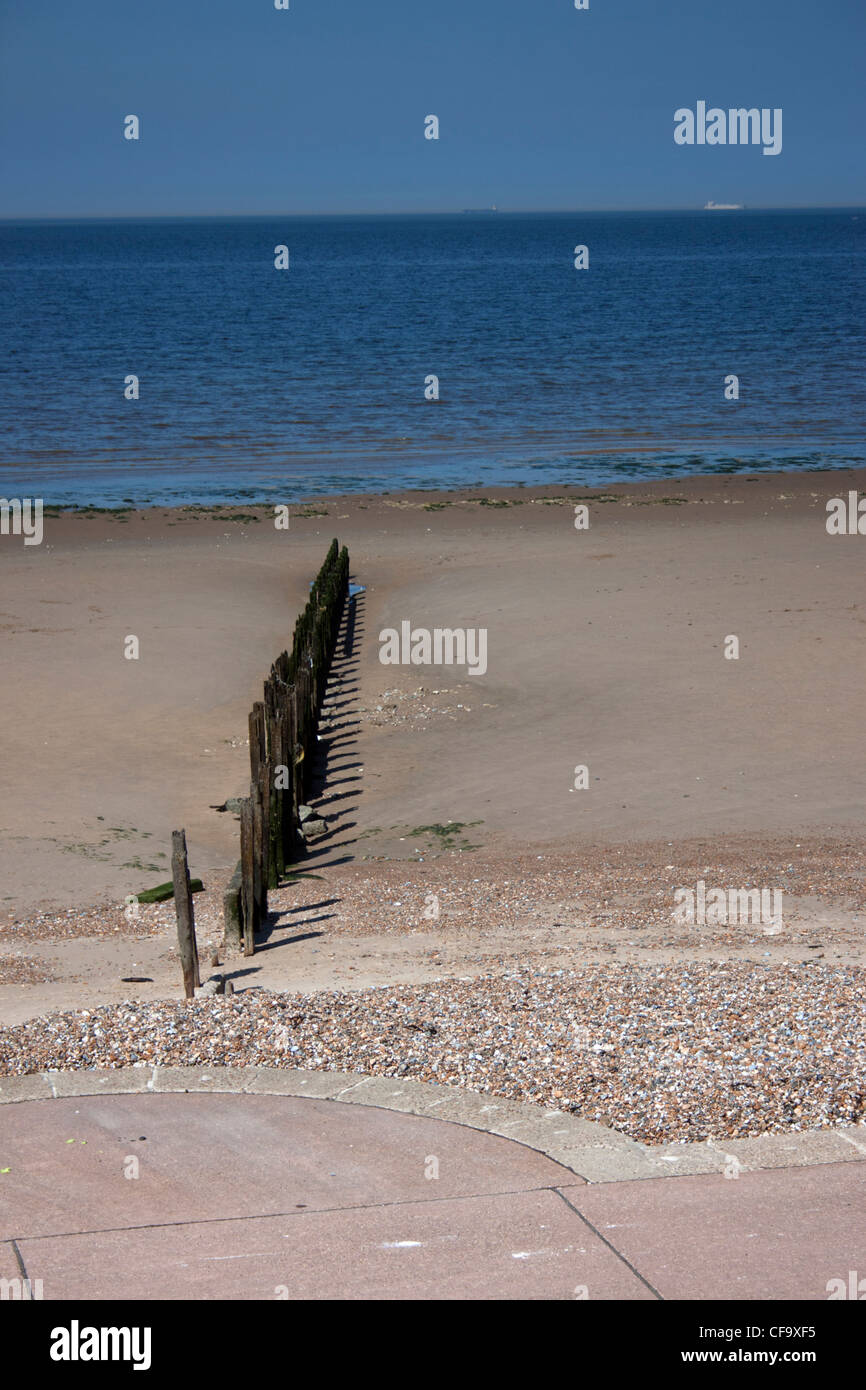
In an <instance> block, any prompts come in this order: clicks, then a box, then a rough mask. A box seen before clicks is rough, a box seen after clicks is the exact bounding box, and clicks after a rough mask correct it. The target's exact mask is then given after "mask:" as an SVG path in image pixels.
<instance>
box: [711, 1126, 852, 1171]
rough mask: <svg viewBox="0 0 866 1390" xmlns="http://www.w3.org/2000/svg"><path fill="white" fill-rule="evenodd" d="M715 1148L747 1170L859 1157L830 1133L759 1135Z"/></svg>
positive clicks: (728, 1141) (729, 1140)
mask: <svg viewBox="0 0 866 1390" xmlns="http://www.w3.org/2000/svg"><path fill="white" fill-rule="evenodd" d="M716 1147H717V1148H719V1149H724V1151H725V1153H728V1154H732V1155H733V1156H734V1157H735V1158H737V1159H739V1161H740V1162H741V1163H743V1164H744V1166H745V1167H747V1168H750V1169H753V1168H798V1167H801V1166H803V1165H808V1164H813V1163H856V1162H857V1160H858V1158H862V1157H863V1155H862V1154H858V1152H857V1149H856V1148H855V1147H854V1146H853V1144H849V1143H847V1141H846V1140H845V1139H844V1138H843V1137H842V1135H841V1134H836V1133H834V1131H833V1130H830V1129H828V1130H813V1131H812V1132H810V1133H808V1134H761V1135H759V1136H757V1137H756V1138H754V1139H724V1140H719V1141H718V1142H717V1145H716ZM864 1147H866V1145H864Z"/></svg>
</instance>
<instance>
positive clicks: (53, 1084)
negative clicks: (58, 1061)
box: [45, 1067, 155, 1097]
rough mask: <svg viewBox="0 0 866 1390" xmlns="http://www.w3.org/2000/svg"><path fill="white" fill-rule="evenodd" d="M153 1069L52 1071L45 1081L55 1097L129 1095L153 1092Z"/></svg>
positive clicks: (47, 1073)
mask: <svg viewBox="0 0 866 1390" xmlns="http://www.w3.org/2000/svg"><path fill="white" fill-rule="evenodd" d="M154 1070H155V1068H153V1067H118V1068H117V1070H116V1071H98V1070H94V1071H48V1072H45V1081H46V1082H47V1084H48V1086H49V1087H50V1090H51V1094H52V1096H54V1097H59V1096H98V1095H128V1094H129V1093H130V1092H137V1091H149V1090H151V1089H152V1086H153V1073H154Z"/></svg>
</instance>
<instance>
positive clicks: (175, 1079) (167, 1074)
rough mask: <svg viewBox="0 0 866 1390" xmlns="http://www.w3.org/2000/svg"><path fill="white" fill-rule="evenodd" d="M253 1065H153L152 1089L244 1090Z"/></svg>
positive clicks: (251, 1077)
mask: <svg viewBox="0 0 866 1390" xmlns="http://www.w3.org/2000/svg"><path fill="white" fill-rule="evenodd" d="M255 1079H256V1068H255V1067H154V1068H153V1082H152V1085H151V1087H150V1089H151V1090H153V1091H214V1092H217V1091H228V1092H237V1091H245V1090H246V1089H247V1087H248V1086H250V1085H251V1084H252V1083H253V1082H254V1081H255Z"/></svg>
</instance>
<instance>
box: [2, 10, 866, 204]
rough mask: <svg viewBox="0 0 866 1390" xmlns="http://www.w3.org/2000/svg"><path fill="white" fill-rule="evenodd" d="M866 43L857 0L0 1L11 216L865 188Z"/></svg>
mask: <svg viewBox="0 0 866 1390" xmlns="http://www.w3.org/2000/svg"><path fill="white" fill-rule="evenodd" d="M864 57H866V6H864V4H863V3H862V0H814V3H812V0H728V3H711V0H655V3H653V0H590V8H589V9H588V10H586V11H577V10H575V9H574V5H573V0H426V3H424V2H422V0H291V8H290V9H289V10H288V11H285V12H283V11H277V10H275V9H274V6H273V0H144V2H143V3H141V2H140V3H131V0H129V2H125V0H77V2H76V3H74V4H72V3H63V0H44V2H40V0H0V163H2V182H0V188H2V190H3V191H2V194H0V215H3V216H6V217H27V216H32V217H41V216H46V217H58V216H68V217H76V216H114V215H118V216H125V215H129V216H134V215H153V216H159V215H183V214H213V213H230V214H241V213H268V212H279V213H292V212H297V213H310V212H402V211H406V212H411V211H442V212H446V211H459V210H461V209H462V208H464V207H484V206H488V205H490V204H494V203H495V204H496V205H498V206H499V207H501V208H503V209H514V210H525V209H557V208H561V209H584V208H585V209H605V208H609V209H619V208H682V207H695V206H697V207H700V206H702V205H703V204H704V203H705V202H706V201H707V199H710V198H712V199H713V200H715V201H717V202H742V203H746V204H747V205H748V206H751V207H758V206H761V207H790V206H821V205H823V206H834V205H835V206H847V205H853V204H862V203H863V202H864V201H866V199H864V189H866V178H864V172H866V170H864V165H866V158H864V140H863V133H864V128H866V120H864V117H866V95H864V88H866V84H864V81H863V72H864ZM699 99H703V100H706V101H707V102H708V103H709V104H710V105H718V106H720V107H723V108H728V107H731V106H748V107H751V106H757V107H781V108H782V109H783V112H784V124H783V129H784V140H783V149H782V153H781V154H780V155H779V156H777V157H766V156H763V155H762V154H761V150H760V148H752V147H746V148H743V147H739V146H735V147H725V148H722V147H718V148H709V147H706V146H705V147H703V148H701V147H679V146H677V145H675V144H674V140H673V128H674V120H673V115H674V111H675V110H676V108H677V107H680V106H691V107H692V108H694V106H695V103H696V102H697V101H698V100H699ZM130 113H134V114H136V115H138V116H139V117H140V119H141V139H140V141H138V142H137V143H135V142H131V141H126V140H124V139H123V134H122V129H123V118H124V116H126V115H128V114H130ZM431 113H432V114H436V115H437V116H438V117H439V119H440V122H441V132H440V139H439V141H438V142H437V141H428V140H425V139H424V136H423V125H424V117H425V116H426V115H428V114H431Z"/></svg>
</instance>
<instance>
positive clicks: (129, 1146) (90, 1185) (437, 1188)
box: [0, 1093, 573, 1238]
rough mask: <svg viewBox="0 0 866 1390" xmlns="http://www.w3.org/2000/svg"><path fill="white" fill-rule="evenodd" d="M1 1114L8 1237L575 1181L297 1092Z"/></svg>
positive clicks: (62, 1105) (123, 1101)
mask: <svg viewBox="0 0 866 1390" xmlns="http://www.w3.org/2000/svg"><path fill="white" fill-rule="evenodd" d="M3 1120H4V1124H3V1155H4V1161H3V1164H2V1166H3V1167H5V1166H7V1165H8V1166H9V1167H10V1168H11V1172H10V1173H8V1174H4V1175H3V1176H2V1178H0V1238H9V1237H12V1236H14V1237H18V1236H24V1235H28V1236H33V1235H49V1234H57V1233H63V1232H69V1231H82V1230H89V1229H104V1228H106V1227H111V1226H117V1227H132V1226H139V1225H144V1224H150V1223H157V1222H167V1221H183V1222H189V1221H198V1220H209V1219H222V1218H225V1217H229V1216H230V1217H237V1216H242V1215H250V1216H253V1215H256V1216H257V1215H261V1214H263V1213H267V1214H272V1213H277V1212H285V1211H293V1210H296V1209H308V1210H309V1209H313V1208H329V1207H331V1208H333V1207H348V1206H357V1205H363V1204H370V1203H379V1202H391V1203H393V1202H404V1201H415V1202H418V1201H422V1202H423V1201H436V1200H442V1199H443V1198H446V1197H454V1196H465V1195H478V1194H488V1193H493V1192H502V1191H513V1190H525V1189H528V1188H540V1187H554V1186H556V1185H557V1184H558V1183H561V1182H562V1181H563V1180H569V1181H573V1175H572V1174H570V1173H568V1172H567V1171H566V1170H564V1169H563V1168H562V1167H560V1166H559V1165H558V1164H556V1163H554V1162H552V1161H551V1160H550V1159H549V1158H546V1157H544V1156H543V1155H541V1154H537V1153H533V1152H532V1150H530V1149H526V1148H523V1147H521V1146H519V1145H516V1144H512V1143H509V1141H508V1140H505V1139H501V1138H498V1137H496V1136H494V1135H488V1134H481V1133H478V1132H477V1131H475V1130H470V1129H466V1128H463V1127H461V1126H458V1125H452V1124H444V1123H442V1122H441V1121H438V1120H430V1119H427V1118H424V1117H420V1116H414V1115H402V1114H398V1113H394V1112H388V1111H384V1110H379V1109H372V1108H363V1107H360V1106H358V1107H356V1106H345V1105H335V1104H333V1103H332V1102H330V1101H327V1100H314V1099H306V1098H303V1099H301V1098H297V1097H291V1096H253V1095H244V1096H239V1095H230V1094H229V1095H202V1094H196V1093H188V1094H183V1095H179V1094H161V1095H157V1094H147V1095H130V1096H121V1095H101V1096H82V1097H77V1098H72V1097H69V1098H66V1099H59V1100H54V1101H30V1102H25V1103H22V1104H20V1105H16V1106H10V1107H9V1108H8V1110H7V1111H5V1112H4V1116H3ZM136 1175H137V1176H136Z"/></svg>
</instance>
